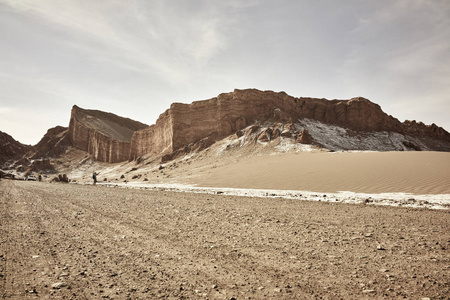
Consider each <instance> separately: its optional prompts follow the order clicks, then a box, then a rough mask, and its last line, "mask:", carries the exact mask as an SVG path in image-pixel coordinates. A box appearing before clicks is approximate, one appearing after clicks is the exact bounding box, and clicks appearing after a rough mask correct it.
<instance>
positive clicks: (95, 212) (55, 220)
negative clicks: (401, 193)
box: [0, 180, 450, 299]
mask: <svg viewBox="0 0 450 300" xmlns="http://www.w3.org/2000/svg"><path fill="white" fill-rule="evenodd" d="M449 228H450V215H449V211H448V210H425V209H406V208H395V207H380V206H370V205H348V204H332V203H323V202H312V201H298V200H287V199H282V198H275V199H264V198H249V197H236V196H225V195H208V194H194V193H175V192H166V191H158V190H136V189H124V188H111V187H110V188H108V187H104V186H92V185H77V184H56V183H54V184H50V183H39V182H23V181H9V180H2V181H0V295H1V297H2V298H7V299H26V298H43V299H46V298H51V299H98V298H106V299H155V298H163V299H364V298H374V299H376V298H392V299H398V298H406V299H423V298H430V299H448V296H449V295H450V255H449V248H450V231H449Z"/></svg>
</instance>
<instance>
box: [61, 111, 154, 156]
mask: <svg viewBox="0 0 450 300" xmlns="http://www.w3.org/2000/svg"><path fill="white" fill-rule="evenodd" d="M146 127H147V125H145V124H142V123H140V122H136V121H133V120H131V119H127V118H122V117H119V116H117V115H114V114H111V113H105V112H102V111H97V110H87V109H82V108H79V107H78V106H74V107H73V108H72V114H71V118H70V124H69V131H68V137H69V139H70V141H71V143H72V145H73V146H75V147H77V148H79V149H81V150H84V151H87V152H88V153H90V154H92V155H93V156H94V158H95V159H96V160H99V161H103V162H109V163H115V162H121V161H126V160H128V159H129V157H130V149H131V138H132V136H133V133H134V132H135V131H136V130H140V129H144V128H146Z"/></svg>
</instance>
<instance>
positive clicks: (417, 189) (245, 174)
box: [190, 152, 450, 194]
mask: <svg viewBox="0 0 450 300" xmlns="http://www.w3.org/2000/svg"><path fill="white" fill-rule="evenodd" d="M190 181H191V183H193V184H197V185H198V186H205V187H230V188H255V189H283V190H284V189H285V190H304V191H314V192H339V191H352V192H357V193H398V192H401V193H412V194H450V153H443V152H331V153H324V152H316V153H305V152H303V153H297V154H284V155H261V156H254V157H249V158H245V159H242V160H240V161H237V162H232V161H231V160H230V161H221V163H220V164H219V165H218V166H216V167H214V168H208V169H206V170H204V171H203V172H200V173H199V174H198V176H195V177H194V178H192V179H190Z"/></svg>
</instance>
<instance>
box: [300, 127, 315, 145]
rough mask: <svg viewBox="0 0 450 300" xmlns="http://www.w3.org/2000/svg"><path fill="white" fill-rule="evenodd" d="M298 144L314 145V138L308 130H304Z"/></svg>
mask: <svg viewBox="0 0 450 300" xmlns="http://www.w3.org/2000/svg"><path fill="white" fill-rule="evenodd" d="M297 142H299V143H301V144H312V136H311V135H310V134H309V132H308V130H306V129H303V130H302V131H301V132H300V134H299V135H298V137H297Z"/></svg>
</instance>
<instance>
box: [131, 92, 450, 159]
mask: <svg viewBox="0 0 450 300" xmlns="http://www.w3.org/2000/svg"><path fill="white" fill-rule="evenodd" d="M302 119H305V120H315V121H317V122H320V123H323V124H329V125H334V126H339V127H342V128H345V129H346V130H350V131H352V134H353V135H358V134H364V133H368V132H393V133H398V134H401V135H410V136H413V137H414V138H415V139H414V141H417V140H418V141H419V142H420V144H421V145H422V146H423V147H424V150H438V151H450V134H449V133H448V132H447V131H445V130H444V129H442V128H440V127H437V126H436V125H434V124H433V125H431V126H426V125H424V124H422V123H416V122H410V121H407V122H405V123H401V122H400V121H399V120H397V119H395V118H394V117H392V116H389V115H387V114H386V113H384V112H383V111H382V110H381V108H380V106H379V105H377V104H375V103H372V102H371V101H369V100H367V99H365V98H362V97H358V98H353V99H350V100H326V99H316V98H295V97H291V96H289V95H287V94H286V93H284V92H279V93H276V92H272V91H260V90H255V89H248V90H235V91H234V92H231V93H224V94H220V95H219V96H218V97H215V98H212V99H209V100H204V101H196V102H193V103H191V104H181V103H174V104H172V105H171V107H170V108H169V109H168V110H167V111H165V112H164V113H163V114H162V115H161V116H160V118H159V119H158V120H157V122H156V124H155V125H153V126H151V127H149V128H146V129H144V130H141V131H137V132H135V133H134V135H133V138H132V143H131V158H132V159H136V158H138V157H141V156H143V155H148V154H166V155H167V154H170V153H174V152H176V151H178V150H179V149H186V151H189V149H190V146H189V145H191V146H193V145H195V144H196V143H199V142H201V141H203V140H205V139H208V140H209V142H211V141H216V140H219V139H221V138H224V137H226V136H229V135H231V134H233V133H235V132H237V131H240V130H243V129H244V128H246V127H247V126H249V125H252V124H256V123H258V124H262V123H264V122H269V123H273V124H278V125H274V126H271V127H270V126H269V127H268V128H267V129H266V130H265V131H264V132H261V133H259V134H260V135H261V136H260V137H259V140H260V141H263V142H267V141H270V140H272V139H273V138H277V137H278V136H279V135H280V134H281V131H280V130H284V131H286V129H285V128H287V127H289V126H291V127H292V128H295V126H292V125H293V124H295V123H297V122H299V121H300V120H302ZM299 134H300V132H295V130H294V131H292V130H291V131H289V132H288V135H294V136H293V138H297V137H298V135H299ZM303 135H304V136H303ZM307 135H309V133H308V132H304V133H303V134H302V137H301V139H300V140H301V142H302V143H304V142H305V141H309V140H310V139H311V140H314V136H311V137H310V136H308V137H307V138H306V136H307ZM285 136H286V134H285ZM404 142H405V143H409V144H408V145H411V147H409V148H414V147H416V148H418V149H420V148H421V147H420V146H416V145H415V144H413V143H412V142H410V141H409V140H408V139H407V138H405V141H404ZM367 147H369V146H367ZM187 148H189V149H187ZM369 148H370V147H369ZM356 149H359V148H356ZM392 149H393V150H395V149H397V148H396V146H393V148H392ZM344 150H352V149H344ZM362 150H371V149H365V148H364V149H362ZM169 156H170V155H169Z"/></svg>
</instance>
